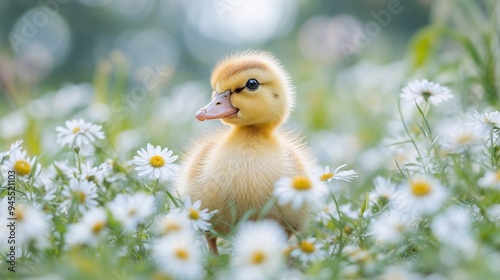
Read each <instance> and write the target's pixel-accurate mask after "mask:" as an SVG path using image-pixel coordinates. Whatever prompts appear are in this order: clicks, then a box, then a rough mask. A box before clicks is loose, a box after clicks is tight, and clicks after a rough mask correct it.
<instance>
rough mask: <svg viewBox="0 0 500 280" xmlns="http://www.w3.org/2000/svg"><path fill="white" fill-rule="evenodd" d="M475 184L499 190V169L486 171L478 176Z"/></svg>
mask: <svg viewBox="0 0 500 280" xmlns="http://www.w3.org/2000/svg"><path fill="white" fill-rule="evenodd" d="M477 184H478V185H479V186H480V187H483V188H495V189H497V190H500V170H496V171H488V172H486V174H484V176H483V177H481V178H479V180H478V181H477Z"/></svg>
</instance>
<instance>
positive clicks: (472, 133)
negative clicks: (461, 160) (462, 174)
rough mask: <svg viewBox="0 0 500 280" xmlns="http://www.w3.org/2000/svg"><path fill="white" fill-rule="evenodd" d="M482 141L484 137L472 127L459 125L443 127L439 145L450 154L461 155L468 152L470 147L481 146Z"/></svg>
mask: <svg viewBox="0 0 500 280" xmlns="http://www.w3.org/2000/svg"><path fill="white" fill-rule="evenodd" d="M484 139H485V138H484V136H482V135H481V134H479V133H478V132H477V131H476V130H475V129H474V128H473V127H472V126H470V125H463V123H459V124H452V125H446V126H445V128H444V131H443V133H442V137H441V143H442V145H443V147H444V148H446V149H447V150H449V151H450V152H452V153H463V152H465V151H468V150H470V148H471V147H473V146H475V145H478V144H481V143H482V142H483V141H484Z"/></svg>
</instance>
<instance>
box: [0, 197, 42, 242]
mask: <svg viewBox="0 0 500 280" xmlns="http://www.w3.org/2000/svg"><path fill="white" fill-rule="evenodd" d="M0 206H1V207H2V209H3V210H2V211H0V218H1V219H2V220H3V221H5V224H4V225H3V227H5V228H7V229H9V230H14V231H15V242H16V246H20V245H25V244H28V243H29V242H31V241H33V242H34V244H35V245H36V246H37V247H43V246H45V244H46V243H47V238H48V236H47V235H48V234H49V228H50V227H49V220H50V217H49V216H47V215H46V214H45V213H44V212H43V211H42V209H41V207H40V206H38V205H28V204H25V203H21V202H17V201H16V204H15V207H14V208H15V209H13V210H8V207H7V206H8V204H7V197H4V198H3V199H2V201H1V202H0ZM8 218H9V219H8ZM10 218H14V219H15V220H10ZM11 222H14V223H15V228H14V227H13V228H9V225H10V224H11ZM0 242H7V239H5V240H1V241H0Z"/></svg>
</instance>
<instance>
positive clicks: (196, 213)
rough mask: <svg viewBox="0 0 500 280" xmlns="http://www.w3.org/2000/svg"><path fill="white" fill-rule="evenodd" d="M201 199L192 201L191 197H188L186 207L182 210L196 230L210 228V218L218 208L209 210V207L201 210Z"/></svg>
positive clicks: (185, 202)
mask: <svg viewBox="0 0 500 280" xmlns="http://www.w3.org/2000/svg"><path fill="white" fill-rule="evenodd" d="M200 208H201V200H197V201H195V202H194V203H191V199H190V198H189V197H188V198H186V199H185V200H184V207H183V208H182V210H181V211H182V212H183V213H184V214H185V215H186V216H187V217H188V218H189V220H190V221H191V225H192V227H193V229H194V230H203V231H205V230H208V228H209V227H210V223H209V222H208V220H210V218H212V216H213V215H214V214H215V213H217V211H218V210H214V211H211V212H209V211H208V209H207V208H205V209H203V210H201V209H200Z"/></svg>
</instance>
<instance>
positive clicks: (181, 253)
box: [175, 248, 189, 261]
mask: <svg viewBox="0 0 500 280" xmlns="http://www.w3.org/2000/svg"><path fill="white" fill-rule="evenodd" d="M175 256H176V257H177V258H178V259H180V260H183V261H186V260H188V259H189V252H188V250H186V249H184V248H179V249H177V250H175Z"/></svg>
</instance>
